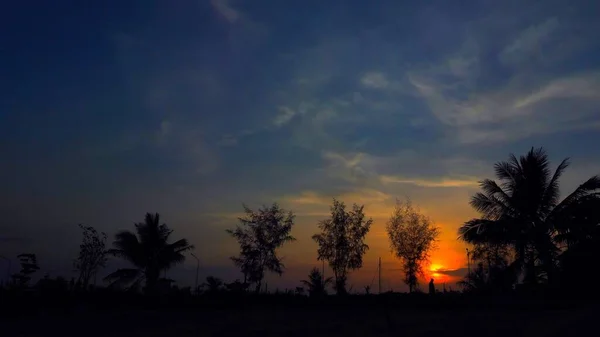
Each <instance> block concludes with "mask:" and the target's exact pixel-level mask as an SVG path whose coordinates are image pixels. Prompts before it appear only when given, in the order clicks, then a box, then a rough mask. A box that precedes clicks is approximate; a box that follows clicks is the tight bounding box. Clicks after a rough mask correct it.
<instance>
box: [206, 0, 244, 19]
mask: <svg viewBox="0 0 600 337" xmlns="http://www.w3.org/2000/svg"><path fill="white" fill-rule="evenodd" d="M210 3H211V4H212V6H213V8H214V9H215V10H216V11H217V12H218V13H219V14H220V15H221V16H222V17H223V18H225V19H226V20H227V21H229V23H235V22H236V21H237V20H238V19H239V18H240V13H239V12H238V11H237V10H235V9H234V8H233V7H232V6H231V4H230V0H210Z"/></svg>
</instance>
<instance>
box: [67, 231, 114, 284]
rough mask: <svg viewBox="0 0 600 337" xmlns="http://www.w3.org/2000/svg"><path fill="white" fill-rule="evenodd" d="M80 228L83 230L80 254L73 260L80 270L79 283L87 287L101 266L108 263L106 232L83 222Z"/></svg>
mask: <svg viewBox="0 0 600 337" xmlns="http://www.w3.org/2000/svg"><path fill="white" fill-rule="evenodd" d="M79 228H81V230H82V231H83V239H82V240H81V244H80V245H79V256H78V257H77V259H76V260H75V261H74V262H73V266H74V267H75V270H77V271H78V272H79V277H78V279H77V284H78V285H80V286H81V287H82V288H83V289H87V286H88V284H89V282H90V279H91V278H92V277H93V276H95V275H96V273H97V272H98V269H99V268H101V267H104V266H105V265H106V252H107V251H106V234H105V233H104V232H102V233H98V232H97V231H96V229H94V227H87V226H83V225H81V224H79Z"/></svg>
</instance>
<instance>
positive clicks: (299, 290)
mask: <svg viewBox="0 0 600 337" xmlns="http://www.w3.org/2000/svg"><path fill="white" fill-rule="evenodd" d="M568 166H569V161H568V159H565V160H563V161H562V162H561V163H560V164H559V165H558V167H557V168H556V169H555V170H554V171H552V170H551V169H550V163H549V160H548V157H547V154H546V152H545V151H544V150H543V149H541V148H539V149H533V148H532V149H531V150H530V151H529V152H528V153H527V154H526V155H524V156H521V157H519V158H517V157H516V156H515V155H512V154H511V155H510V157H509V160H508V161H502V162H498V163H497V164H496V165H495V166H494V169H495V173H496V176H497V178H498V180H497V181H494V180H490V179H485V180H483V181H481V182H480V187H481V192H479V193H476V194H475V195H474V196H473V197H472V199H471V202H470V203H471V206H472V207H473V208H474V209H475V210H477V211H478V212H479V213H480V214H481V217H480V218H477V219H472V220H469V221H467V222H466V223H465V224H464V225H463V226H461V228H460V229H459V239H460V240H463V241H464V242H466V243H468V244H470V245H471V246H472V247H470V248H471V249H470V250H468V254H469V261H468V262H469V267H470V268H469V269H470V270H469V273H468V274H467V276H466V277H465V279H464V280H463V281H462V282H460V284H461V285H462V287H463V289H464V291H465V292H469V293H473V294H486V293H487V294H494V293H509V292H514V291H518V290H522V289H530V290H534V289H550V290H552V291H562V292H564V291H577V290H578V289H587V288H586V287H581V286H579V285H581V284H583V285H585V282H586V279H588V278H589V272H590V270H594V267H595V266H597V265H598V261H599V260H598V258H600V192H599V190H600V177H598V176H594V177H591V178H590V179H588V180H586V181H585V182H584V183H583V184H581V185H580V186H579V187H578V188H577V189H576V190H575V191H574V192H572V193H570V194H569V195H567V196H566V197H565V198H563V199H561V198H560V194H559V180H560V177H561V175H562V173H563V172H564V171H565V169H566V168H567V167H568ZM330 210H331V215H330V216H329V217H328V218H326V219H323V220H322V221H320V222H319V223H318V224H317V228H318V232H317V233H315V234H314V235H313V236H312V240H314V241H315V242H316V243H317V245H318V250H317V258H318V260H319V261H325V262H327V264H328V265H329V267H330V268H331V270H332V271H333V277H331V278H325V277H324V275H322V273H321V272H320V271H319V269H317V268H314V269H312V270H311V271H310V272H309V275H308V276H307V278H306V279H304V280H300V281H299V284H298V287H296V288H295V289H292V290H288V291H287V293H288V294H290V295H291V294H295V295H310V296H312V297H319V296H323V295H326V294H327V289H328V287H329V286H330V285H331V286H332V288H333V289H334V291H335V292H336V293H337V294H339V295H344V294H347V293H348V290H347V280H348V276H349V275H350V273H351V272H352V271H354V270H357V269H359V268H361V267H362V263H363V256H364V254H365V253H366V252H367V251H368V249H369V246H368V245H367V244H366V242H365V238H366V236H367V234H368V232H369V230H370V228H371V225H372V223H373V220H372V219H371V218H368V217H367V215H366V214H365V212H364V207H363V206H362V205H357V204H353V205H352V207H347V206H346V204H344V203H343V202H341V201H339V200H336V199H333V202H332V205H331V207H330ZM294 224H295V216H294V214H293V212H292V211H288V210H284V209H283V208H281V207H280V206H279V205H278V204H277V203H273V204H272V205H271V206H263V207H261V208H259V209H258V210H252V209H250V208H249V207H247V206H244V215H243V216H242V217H240V218H239V224H238V225H237V226H235V227H234V228H231V229H228V230H227V233H228V234H229V235H230V236H231V237H232V238H233V239H235V240H236V241H237V243H238V244H239V253H238V254H237V255H235V256H232V257H231V260H232V262H233V264H234V265H235V266H236V267H237V268H239V270H240V272H241V274H242V275H243V279H240V280H234V281H233V282H230V283H225V282H223V281H222V280H221V279H219V278H217V277H213V276H209V277H207V278H206V281H205V282H203V283H202V284H198V282H199V281H198V280H196V284H195V286H194V287H193V288H187V289H178V288H174V287H173V285H172V282H173V280H169V279H166V278H164V277H162V278H161V274H163V273H164V272H165V271H166V270H169V269H170V268H172V267H174V266H175V265H177V264H180V263H182V262H183V261H184V260H185V259H186V256H187V254H188V253H190V252H191V251H192V250H193V249H194V247H193V245H191V244H190V243H189V242H188V241H187V240H186V239H178V240H175V239H174V238H173V237H172V234H173V230H171V229H170V228H169V227H168V226H167V225H166V224H161V223H160V217H159V215H158V214H150V213H148V214H146V217H145V219H144V222H141V223H137V224H135V232H131V231H122V232H119V233H117V234H116V236H115V240H114V242H113V244H112V246H113V248H111V249H107V248H106V241H107V237H106V235H105V234H104V233H100V232H97V231H96V230H95V229H94V228H92V227H86V226H82V225H80V227H81V229H82V233H83V238H82V243H81V245H80V252H79V255H78V257H77V258H76V259H75V261H74V268H75V270H77V272H78V277H77V278H73V279H72V280H71V281H70V282H66V280H64V279H60V280H54V283H55V285H54V286H58V284H60V287H63V288H64V287H66V288H68V289H71V290H80V291H81V290H87V289H89V288H90V284H91V280H92V279H95V278H96V275H97V274H98V272H99V270H101V269H102V268H104V267H105V264H106V261H107V257H108V256H114V257H117V258H121V259H124V260H126V261H128V262H129V263H130V264H131V266H132V267H131V268H124V269H118V270H116V271H114V272H112V273H110V274H109V275H108V276H106V277H105V278H104V279H103V281H105V282H106V284H107V288H109V289H114V290H120V291H129V292H130V293H144V294H148V295H153V294H159V293H164V292H173V291H175V290H174V289H177V291H179V292H183V293H186V292H187V293H189V294H201V293H204V294H206V295H215V294H224V293H229V294H245V293H248V292H255V293H260V292H261V291H262V289H264V284H263V281H264V278H265V275H266V273H275V274H279V275H281V274H282V273H284V272H285V270H286V266H285V265H284V263H283V261H282V259H281V257H280V256H279V255H278V250H279V249H280V248H281V247H282V246H283V245H285V244H289V243H291V242H294V241H296V239H295V238H294V237H293V236H292V235H291V233H292V229H293V227H294ZM386 231H387V234H388V238H389V242H390V248H391V250H392V252H393V253H394V255H395V256H396V257H397V258H398V259H399V260H400V261H401V265H402V269H403V272H404V282H405V283H406V284H407V285H408V287H409V291H410V292H414V291H417V290H418V289H419V287H418V286H419V284H418V279H419V276H422V275H423V274H424V272H423V265H424V264H425V263H426V261H427V260H428V258H429V252H430V251H431V250H432V249H433V248H434V247H435V245H436V242H437V240H438V236H439V233H440V230H439V228H437V227H435V226H434V225H433V223H432V221H431V220H430V219H429V218H428V217H426V216H425V215H423V214H422V213H421V212H420V211H419V209H418V208H417V207H415V206H413V205H412V203H411V202H410V200H406V201H397V204H396V207H395V209H394V211H393V212H392V214H391V216H390V219H389V220H388V222H387V226H386ZM190 256H192V257H193V258H196V259H197V258H198V257H196V256H195V255H193V253H192V254H191V255H190ZM19 260H20V264H21V270H20V272H18V273H16V274H14V275H12V277H11V281H10V282H9V283H8V284H6V285H4V288H5V289H8V290H14V291H24V290H26V289H30V288H31V287H30V281H31V278H32V275H33V274H34V273H36V272H38V270H39V266H38V265H37V259H36V256H35V255H34V254H21V255H19ZM40 282H41V283H42V285H43V284H44V283H43V282H46V287H49V285H48V284H50V283H52V282H51V280H50V279H49V278H47V277H46V278H42V279H41V280H40ZM40 282H38V286H39V284H40ZM365 291H366V292H367V293H368V292H369V289H368V288H367V287H366V288H365Z"/></svg>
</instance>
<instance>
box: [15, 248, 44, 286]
mask: <svg viewBox="0 0 600 337" xmlns="http://www.w3.org/2000/svg"><path fill="white" fill-rule="evenodd" d="M17 258H18V259H19V263H20V264H21V270H20V271H19V272H18V273H17V274H14V275H13V276H12V278H13V281H14V283H15V285H16V286H17V287H20V288H26V287H27V286H29V281H31V275H32V274H33V273H35V272H36V271H38V270H39V269H40V267H39V266H38V262H37V257H36V256H35V254H31V253H23V254H19V255H17Z"/></svg>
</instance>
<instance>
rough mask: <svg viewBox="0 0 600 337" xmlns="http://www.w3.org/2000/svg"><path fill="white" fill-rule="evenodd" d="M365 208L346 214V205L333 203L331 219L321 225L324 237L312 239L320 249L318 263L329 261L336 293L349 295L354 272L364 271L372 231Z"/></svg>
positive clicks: (371, 221) (315, 236) (356, 208)
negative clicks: (367, 240)
mask: <svg viewBox="0 0 600 337" xmlns="http://www.w3.org/2000/svg"><path fill="white" fill-rule="evenodd" d="M363 208H364V206H358V205H357V204H353V205H352V210H351V211H346V205H345V204H344V203H343V202H340V201H338V200H336V199H333V205H332V206H331V217H330V218H329V219H325V220H323V221H321V222H319V229H320V230H321V233H319V234H315V235H313V237H312V238H313V240H315V241H316V242H317V244H318V245H319V250H318V251H317V253H318V259H319V260H326V261H327V262H328V263H329V266H330V267H331V269H333V274H334V279H335V285H334V287H335V290H336V292H337V293H338V294H340V295H342V294H346V293H347V291H346V281H347V279H348V273H349V272H350V271H351V270H355V269H359V268H361V267H362V257H363V255H364V254H365V252H366V251H367V250H368V249H369V246H368V245H367V244H365V236H366V235H367V233H368V232H369V229H370V228H371V224H372V223H373V220H372V219H370V218H369V219H366V216H365V213H364V211H363Z"/></svg>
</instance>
